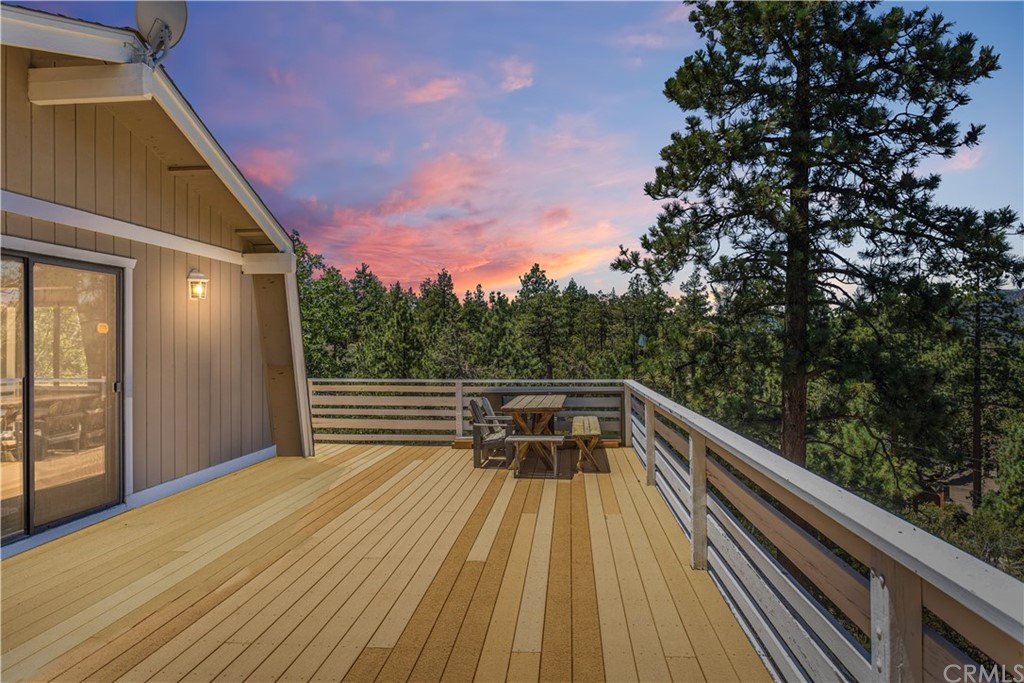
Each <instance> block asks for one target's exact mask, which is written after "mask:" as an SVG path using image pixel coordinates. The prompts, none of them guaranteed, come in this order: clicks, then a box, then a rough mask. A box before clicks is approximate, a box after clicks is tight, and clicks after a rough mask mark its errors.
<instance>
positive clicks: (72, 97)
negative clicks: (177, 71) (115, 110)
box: [28, 64, 153, 106]
mask: <svg viewBox="0 0 1024 683" xmlns="http://www.w3.org/2000/svg"><path fill="white" fill-rule="evenodd" d="M152 98H153V70H152V69H151V68H150V67H148V66H146V65H145V64H103V65H101V66H57V67H38V68H34V69H29V70H28V99H29V101H30V102H32V104H37V105H40V106H53V105H59V104H111V103H116V102H138V101H140V100H149V99H152Z"/></svg>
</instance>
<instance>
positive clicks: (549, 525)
mask: <svg viewBox="0 0 1024 683" xmlns="http://www.w3.org/2000/svg"><path fill="white" fill-rule="evenodd" d="M604 453H605V452H604V451H599V456H598V457H599V460H601V459H602V455H604ZM607 458H608V460H609V461H610V469H611V472H610V474H609V473H593V472H592V471H588V472H587V473H585V474H582V475H579V474H578V475H576V477H574V478H573V479H572V480H571V481H569V480H558V481H555V480H551V479H547V480H545V479H539V478H538V479H530V478H524V479H519V480H515V479H513V478H512V477H511V476H510V473H509V472H507V471H505V470H495V469H488V470H479V469H477V470H474V469H473V468H472V464H471V459H472V457H471V454H470V453H469V452H468V451H465V450H452V449H448V448H437V447H414V446H403V447H395V446H362V445H346V446H339V445H331V446H320V449H319V456H318V458H317V459H316V460H315V461H312V460H306V461H304V460H299V459H291V458H278V459H273V460H269V461H266V462H264V463H261V464H259V465H256V466H254V467H251V468H248V469H246V470H244V471H241V472H238V473H236V474H233V475H230V476H227V477H224V478H222V479H219V480H216V481H214V482H211V483H209V484H206V485H204V486H201V487H197V488H195V489H192V490H190V491H187V492H185V493H182V494H179V495H176V496H173V497H171V498H168V499H165V500H162V501H160V502H157V503H154V504H152V505H149V506H147V507H144V508H140V509H137V510H133V511H131V512H128V513H125V514H123V515H120V516H117V517H115V518H113V519H110V520H108V521H106V522H103V523H101V524H98V525H95V526H92V527H89V528H88V529H85V530H83V531H80V532H77V533H75V534H72V535H70V536H67V537H65V538H63V539H60V540H58V541H54V542H52V543H49V544H47V545H44V546H42V547H39V548H36V549H34V550H30V551H27V552H25V553H23V554H21V555H18V556H16V557H14V558H11V559H9V560H5V561H4V562H3V563H2V565H0V571H2V599H3V602H2V658H0V662H2V672H0V677H2V680H3V681H5V683H7V682H10V681H16V680H33V681H46V680H61V681H71V680H84V679H89V680H115V679H123V680H128V681H143V680H156V681H178V680H189V681H208V680H224V681H242V680H253V681H270V680H304V681H305V680H341V679H344V680H352V681H370V680H381V681H399V680H416V681H425V680H440V679H445V680H455V681H465V680H470V679H474V678H475V679H477V680H482V681H499V680H515V681H520V680H554V681H565V680H570V679H578V680H612V681H628V680H638V679H639V680H652V681H668V680H676V681H702V680H708V681H736V680H742V681H755V680H769V676H768V673H767V671H766V670H765V668H764V666H763V665H762V663H761V661H760V659H759V658H758V657H757V655H756V654H755V652H754V650H753V648H752V647H751V645H750V643H749V641H748V640H747V637H746V636H745V635H744V633H743V631H742V630H741V629H740V627H739V625H738V624H737V622H736V620H735V618H734V617H733V615H732V613H731V612H730V611H729V609H728V608H727V606H726V605H725V603H724V601H723V599H722V597H721V595H720V594H719V592H718V590H717V589H716V588H715V586H714V585H713V583H712V581H711V578H710V577H709V576H708V575H707V573H706V572H693V571H691V570H690V569H689V568H688V560H689V547H688V544H687V541H686V538H685V536H684V535H683V533H682V532H681V530H680V529H679V526H678V524H677V523H676V521H675V520H674V518H672V516H671V514H670V513H669V511H668V508H667V507H666V506H665V504H664V502H663V501H662V499H661V497H660V495H659V494H658V493H657V492H656V491H655V490H654V489H653V488H650V487H645V486H643V485H642V480H643V476H644V475H643V472H642V470H641V465H640V463H639V461H638V460H637V458H636V456H635V454H634V453H633V452H632V450H625V449H615V450H610V451H607ZM570 459H571V460H573V461H575V453H573V457H572V458H564V459H563V460H570Z"/></svg>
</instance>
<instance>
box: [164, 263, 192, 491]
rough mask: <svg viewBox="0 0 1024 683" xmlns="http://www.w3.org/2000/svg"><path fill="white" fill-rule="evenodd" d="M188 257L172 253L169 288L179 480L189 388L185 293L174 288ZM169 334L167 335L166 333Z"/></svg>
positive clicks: (185, 466) (184, 461) (185, 464)
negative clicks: (172, 314) (171, 307)
mask: <svg viewBox="0 0 1024 683" xmlns="http://www.w3.org/2000/svg"><path fill="white" fill-rule="evenodd" d="M187 265H188V256H187V255H186V254H183V253H181V252H180V251H176V252H174V269H173V272H172V275H171V281H169V282H167V283H165V286H170V287H171V288H172V289H171V300H172V301H173V303H174V323H173V338H174V356H173V360H172V361H171V363H172V364H173V367H174V475H175V476H176V477H181V476H184V475H186V474H188V472H189V451H188V422H189V403H190V400H189V397H190V393H191V392H190V391H189V384H188V329H187V324H188V323H187V315H188V310H187V309H186V307H185V306H186V304H188V303H189V302H188V301H187V300H186V298H185V292H184V291H183V290H181V289H178V288H174V287H173V284H174V283H173V280H174V279H179V278H180V279H181V281H182V282H184V279H185V274H186V273H187V268H186V266H187ZM169 332H170V331H169Z"/></svg>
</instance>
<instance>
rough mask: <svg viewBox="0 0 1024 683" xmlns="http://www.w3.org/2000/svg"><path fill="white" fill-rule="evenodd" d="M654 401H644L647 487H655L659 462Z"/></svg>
mask: <svg viewBox="0 0 1024 683" xmlns="http://www.w3.org/2000/svg"><path fill="white" fill-rule="evenodd" d="M654 423H655V417H654V401H652V400H651V399H645V400H644V436H645V437H646V439H645V444H644V458H646V461H647V485H648V486H654V482H655V477H654V470H655V466H656V465H657V462H658V454H657V453H656V452H655V450H654Z"/></svg>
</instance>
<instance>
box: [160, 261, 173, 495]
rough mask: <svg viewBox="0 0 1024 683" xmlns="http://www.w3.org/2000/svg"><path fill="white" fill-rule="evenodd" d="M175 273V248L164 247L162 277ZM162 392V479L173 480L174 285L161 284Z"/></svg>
mask: <svg viewBox="0 0 1024 683" xmlns="http://www.w3.org/2000/svg"><path fill="white" fill-rule="evenodd" d="M173 277H174V252H173V251H171V250H170V249H163V248H161V249H160V280H161V282H162V283H166V282H170V281H171V279H172V278H173ZM160 319H161V321H162V323H161V329H160V331H161V334H160V340H161V341H160V347H161V357H160V394H161V404H162V406H163V409H162V410H161V414H160V425H161V432H162V433H163V438H162V440H161V442H160V457H159V460H158V462H159V463H160V472H161V475H160V481H170V480H171V479H174V477H175V462H174V445H175V444H174V429H175V416H174V406H175V401H174V329H173V325H174V289H173V288H172V287H166V286H164V287H161V290H160Z"/></svg>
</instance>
